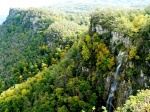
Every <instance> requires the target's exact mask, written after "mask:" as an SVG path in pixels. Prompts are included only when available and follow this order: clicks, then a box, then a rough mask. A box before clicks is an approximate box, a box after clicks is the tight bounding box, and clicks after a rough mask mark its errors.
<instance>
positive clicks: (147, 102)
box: [115, 90, 150, 112]
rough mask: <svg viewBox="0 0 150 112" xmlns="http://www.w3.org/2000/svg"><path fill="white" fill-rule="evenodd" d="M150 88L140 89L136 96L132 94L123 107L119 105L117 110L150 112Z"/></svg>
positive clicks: (121, 111) (120, 111)
mask: <svg viewBox="0 0 150 112" xmlns="http://www.w3.org/2000/svg"><path fill="white" fill-rule="evenodd" d="M149 111H150V90H142V91H139V92H138V94H137V95H136V96H130V99H129V100H127V101H126V103H125V104H124V106H123V107H118V108H117V109H116V110H115V112H149Z"/></svg>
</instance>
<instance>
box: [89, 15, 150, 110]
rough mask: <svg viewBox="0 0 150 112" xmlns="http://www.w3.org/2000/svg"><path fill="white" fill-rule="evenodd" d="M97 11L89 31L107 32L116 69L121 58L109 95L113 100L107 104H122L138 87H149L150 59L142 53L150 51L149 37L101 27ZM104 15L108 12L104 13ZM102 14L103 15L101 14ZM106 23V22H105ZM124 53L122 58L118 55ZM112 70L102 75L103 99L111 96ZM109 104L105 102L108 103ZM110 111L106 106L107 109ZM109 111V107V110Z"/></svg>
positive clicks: (113, 73)
mask: <svg viewBox="0 0 150 112" xmlns="http://www.w3.org/2000/svg"><path fill="white" fill-rule="evenodd" d="M99 15H100V14H97V15H95V16H93V17H92V19H91V27H90V34H91V35H92V34H94V33H97V34H98V35H110V34H111V35H110V38H107V41H109V42H110V43H109V44H108V47H109V50H110V51H111V53H112V54H114V56H115V57H116V58H115V62H116V68H115V69H117V66H119V64H120V62H121V60H122V65H121V67H120V70H119V72H118V76H117V79H116V81H117V83H118V84H117V87H116V90H115V91H114V95H112V98H113V101H111V102H110V103H111V104H110V105H111V106H112V108H114V107H118V106H123V104H124V103H125V101H126V100H127V99H128V98H129V96H130V95H132V94H135V93H136V92H137V90H139V89H148V88H149V86H150V77H149V74H150V72H149V67H150V66H149V62H148V61H146V59H143V58H144V55H148V54H149V53H150V50H149V46H150V42H149V40H148V41H147V40H144V39H142V38H140V36H139V38H138V39H135V38H132V37H130V36H129V35H125V34H123V33H121V32H117V31H114V30H113V29H111V28H110V27H106V26H104V24H102V23H101V18H102V17H101V16H99ZM106 15H107V14H106ZM102 16H103V15H102ZM106 24H107V22H106ZM135 49H136V50H135ZM133 50H134V53H135V52H136V53H135V54H134V56H135V58H134V59H133V58H132V56H131V55H132V52H133ZM121 53H122V54H123V58H121V55H120V54H121ZM131 58H132V59H131ZM115 74H116V72H115V70H112V71H111V72H109V75H108V76H107V77H106V78H105V82H104V84H105V87H104V88H105V93H104V99H106V101H107V98H108V97H109V96H110V93H111V92H112V91H113V90H112V86H113V82H114V80H115ZM107 103H108V102H107ZM108 110H109V109H108ZM109 111H111V110H109Z"/></svg>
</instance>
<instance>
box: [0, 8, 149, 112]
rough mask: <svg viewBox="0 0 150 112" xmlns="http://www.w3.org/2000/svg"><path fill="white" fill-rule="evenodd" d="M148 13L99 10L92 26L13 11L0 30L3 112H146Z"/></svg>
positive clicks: (54, 14)
mask: <svg viewBox="0 0 150 112" xmlns="http://www.w3.org/2000/svg"><path fill="white" fill-rule="evenodd" d="M149 9H150V8H149V7H148V8H146V9H144V10H124V11H123V10H111V9H105V10H102V9H97V10H96V11H94V12H93V13H91V15H90V20H88V18H85V17H84V16H85V15H80V14H78V15H72V14H66V13H63V12H58V11H54V10H50V9H44V8H41V9H39V8H29V9H10V12H9V16H8V17H7V19H6V21H5V22H4V23H3V24H2V25H1V26H0V31H1V32H0V92H1V95H0V112H29V111H30V112H56V111H57V112H77V111H85V112H92V111H96V112H101V111H103V109H104V111H106V110H105V109H107V111H109V112H111V111H120V112H122V111H127V112H128V111H137V112H138V111H139V112H140V111H146V110H147V111H148V110H150V106H149V105H150V104H149V90H148V89H149V86H150V77H149V74H150V70H149V68H150V15H149V14H150V10H149ZM79 18H80V19H79ZM89 22H90V25H89ZM88 25H89V26H88ZM145 89H147V90H145ZM137 90H142V91H140V92H139V93H138V95H137V96H131V95H136V94H137ZM144 90H145V91H144ZM124 104H125V105H124Z"/></svg>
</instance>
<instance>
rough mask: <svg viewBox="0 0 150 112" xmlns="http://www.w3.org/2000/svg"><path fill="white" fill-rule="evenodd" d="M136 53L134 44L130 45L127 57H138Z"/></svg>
mask: <svg viewBox="0 0 150 112" xmlns="http://www.w3.org/2000/svg"><path fill="white" fill-rule="evenodd" d="M136 54H137V50H136V47H135V46H132V48H131V50H130V51H129V59H134V58H135V59H139V58H140V57H139V56H138V55H136Z"/></svg>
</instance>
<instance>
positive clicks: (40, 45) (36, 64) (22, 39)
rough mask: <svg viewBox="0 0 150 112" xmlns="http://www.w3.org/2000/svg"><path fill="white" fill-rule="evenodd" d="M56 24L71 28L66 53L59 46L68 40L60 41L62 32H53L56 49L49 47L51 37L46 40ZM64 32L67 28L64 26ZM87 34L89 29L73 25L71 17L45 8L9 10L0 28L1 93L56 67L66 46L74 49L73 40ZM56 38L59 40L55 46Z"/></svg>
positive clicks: (64, 44) (65, 43)
mask: <svg viewBox="0 0 150 112" xmlns="http://www.w3.org/2000/svg"><path fill="white" fill-rule="evenodd" d="M56 21H57V22H58V23H59V24H64V23H69V25H70V26H72V29H71V30H70V32H69V33H70V34H69V35H68V42H70V43H67V42H62V43H61V44H63V45H61V46H62V47H63V49H62V48H60V45H59V42H60V41H61V38H65V37H64V35H62V36H61V37H59V36H58V35H59V34H58V33H59V32H55V31H54V32H51V35H53V36H54V35H55V38H53V40H52V41H51V43H53V44H54V45H53V46H50V43H49V42H48V40H49V39H51V38H52V37H51V35H49V36H46V34H48V31H47V33H44V32H45V31H46V30H47V28H49V27H53V26H54V25H55V24H56V23H57V22H56ZM61 21H62V22H63V23H61ZM68 21H69V22H68ZM51 25H52V26H51ZM58 27H59V26H56V27H55V28H54V29H55V30H56V29H57V28H58ZM63 29H64V30H65V29H66V30H67V29H68V28H67V26H64V27H63ZM86 30H87V28H86V26H84V25H82V26H80V25H78V24H77V23H75V22H73V21H70V16H69V15H67V14H65V13H62V12H58V11H53V10H50V9H44V8H41V9H40V8H29V9H10V12H9V16H8V17H7V19H6V21H5V22H4V23H3V24H2V25H1V27H0V31H1V32H0V57H1V58H0V76H1V82H0V83H1V87H0V88H1V91H2V90H4V89H6V88H8V87H10V86H12V85H13V84H16V83H20V82H23V81H24V80H26V79H27V78H28V77H32V76H34V75H35V74H37V73H38V72H39V71H42V70H43V69H44V68H46V67H48V66H50V65H51V64H54V63H56V62H57V60H59V59H60V57H61V56H60V55H61V53H65V51H67V50H66V49H65V46H67V45H68V48H69V47H71V45H72V43H73V41H74V39H71V38H73V37H77V36H78V35H80V34H81V33H82V32H84V31H86ZM67 33H68V32H66V33H65V34H66V35H67ZM57 38H60V40H57V42H56V40H55V39H57ZM1 91H0V92H1Z"/></svg>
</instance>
